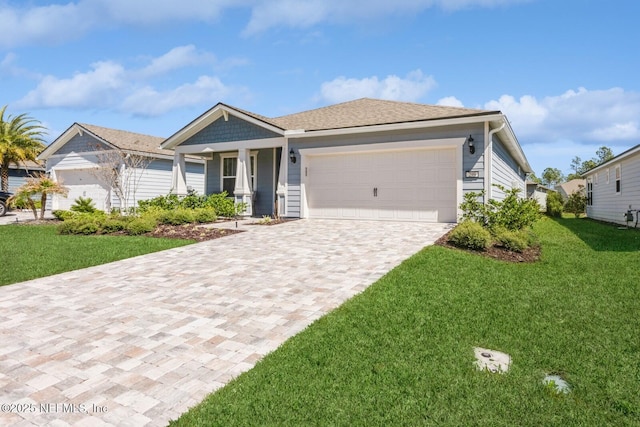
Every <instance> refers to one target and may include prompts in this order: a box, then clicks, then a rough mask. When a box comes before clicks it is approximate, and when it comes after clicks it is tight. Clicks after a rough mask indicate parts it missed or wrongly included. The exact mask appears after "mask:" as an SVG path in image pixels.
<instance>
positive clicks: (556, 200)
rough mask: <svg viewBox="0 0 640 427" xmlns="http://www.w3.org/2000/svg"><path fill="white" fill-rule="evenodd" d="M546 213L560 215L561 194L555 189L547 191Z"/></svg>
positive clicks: (554, 215) (552, 215) (558, 216)
mask: <svg viewBox="0 0 640 427" xmlns="http://www.w3.org/2000/svg"><path fill="white" fill-rule="evenodd" d="M547 215H549V216H550V217H555V218H560V217H561V216H562V196H561V195H560V193H558V192H557V191H550V192H548V193H547Z"/></svg>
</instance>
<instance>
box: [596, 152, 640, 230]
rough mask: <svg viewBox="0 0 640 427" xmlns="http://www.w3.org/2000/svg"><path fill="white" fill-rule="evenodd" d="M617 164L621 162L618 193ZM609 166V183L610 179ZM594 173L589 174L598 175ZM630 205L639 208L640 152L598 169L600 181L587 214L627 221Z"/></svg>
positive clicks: (618, 221)
mask: <svg viewBox="0 0 640 427" xmlns="http://www.w3.org/2000/svg"><path fill="white" fill-rule="evenodd" d="M616 166H620V173H621V180H620V192H619V193H616ZM607 169H609V183H607V179H606V176H607ZM594 175H595V174H590V175H587V177H591V178H592V179H594V178H595V176H594ZM629 206H631V209H640V152H639V153H636V154H635V155H633V156H629V157H626V158H624V159H622V160H619V161H613V162H611V163H609V164H608V165H607V167H606V168H603V169H600V170H598V181H597V184H596V182H595V179H594V184H593V204H592V206H588V207H587V216H588V217H589V218H593V219H597V220H600V221H607V222H613V223H618V224H626V221H625V218H624V214H625V213H626V212H627V210H628V209H629Z"/></svg>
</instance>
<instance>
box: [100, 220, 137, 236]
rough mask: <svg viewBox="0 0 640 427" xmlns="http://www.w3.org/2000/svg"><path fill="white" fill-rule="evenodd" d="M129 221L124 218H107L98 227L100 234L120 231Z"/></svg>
mask: <svg viewBox="0 0 640 427" xmlns="http://www.w3.org/2000/svg"><path fill="white" fill-rule="evenodd" d="M129 222H130V221H128V220H126V219H125V218H122V217H120V218H113V217H110V218H107V219H106V220H105V221H104V222H103V223H102V226H101V227H100V232H101V233H104V234H109V233H115V232H117V231H122V230H124V229H125V228H126V227H127V224H128V223H129Z"/></svg>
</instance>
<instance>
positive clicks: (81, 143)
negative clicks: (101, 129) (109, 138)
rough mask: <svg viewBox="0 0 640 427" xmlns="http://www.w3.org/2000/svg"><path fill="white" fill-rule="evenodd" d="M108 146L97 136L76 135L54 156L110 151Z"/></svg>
mask: <svg viewBox="0 0 640 427" xmlns="http://www.w3.org/2000/svg"><path fill="white" fill-rule="evenodd" d="M110 149H111V147H109V146H108V145H107V144H105V143H103V142H100V141H98V140H97V139H96V138H95V136H93V135H90V134H87V133H84V134H82V135H76V136H74V137H73V138H71V140H70V141H69V142H67V143H66V144H64V145H63V146H62V147H60V149H59V150H57V151H56V152H55V153H54V154H56V155H60V154H71V153H89V152H93V151H96V150H110Z"/></svg>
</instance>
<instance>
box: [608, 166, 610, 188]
mask: <svg viewBox="0 0 640 427" xmlns="http://www.w3.org/2000/svg"><path fill="white" fill-rule="evenodd" d="M609 175H610V172H609V168H607V184H609V180H610V176H609Z"/></svg>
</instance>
